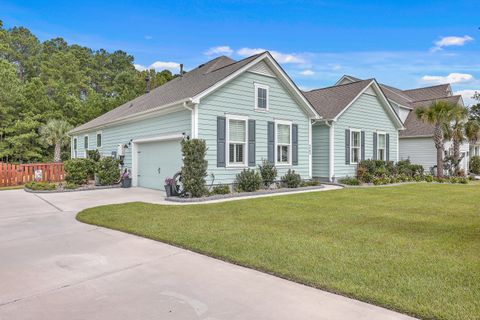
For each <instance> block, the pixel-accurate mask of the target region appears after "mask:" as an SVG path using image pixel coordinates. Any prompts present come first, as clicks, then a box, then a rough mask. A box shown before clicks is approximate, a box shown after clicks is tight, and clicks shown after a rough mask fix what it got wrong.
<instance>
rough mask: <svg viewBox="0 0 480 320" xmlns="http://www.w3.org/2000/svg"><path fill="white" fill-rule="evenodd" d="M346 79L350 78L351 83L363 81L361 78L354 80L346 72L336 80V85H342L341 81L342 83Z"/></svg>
mask: <svg viewBox="0 0 480 320" xmlns="http://www.w3.org/2000/svg"><path fill="white" fill-rule="evenodd" d="M344 79H347V80H350V83H353V82H358V81H361V80H354V79H352V77H351V76H349V75H346V74H344V75H343V76H341V78H340V79H338V80H337V82H335V85H336V86H338V85H340V83H342V81H343V80H344Z"/></svg>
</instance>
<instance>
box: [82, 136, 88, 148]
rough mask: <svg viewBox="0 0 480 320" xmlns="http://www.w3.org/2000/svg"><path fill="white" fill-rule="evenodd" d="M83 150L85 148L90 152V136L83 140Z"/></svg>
mask: <svg viewBox="0 0 480 320" xmlns="http://www.w3.org/2000/svg"><path fill="white" fill-rule="evenodd" d="M83 148H84V149H85V150H88V136H85V137H84V138H83Z"/></svg>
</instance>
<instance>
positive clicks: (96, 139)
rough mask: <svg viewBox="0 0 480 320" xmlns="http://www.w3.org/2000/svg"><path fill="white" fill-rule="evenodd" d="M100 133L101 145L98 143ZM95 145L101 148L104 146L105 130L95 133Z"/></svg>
mask: <svg viewBox="0 0 480 320" xmlns="http://www.w3.org/2000/svg"><path fill="white" fill-rule="evenodd" d="M98 135H100V146H99V145H98ZM95 147H96V148H97V149H101V148H102V147H103V131H102V130H99V131H97V133H96V134H95Z"/></svg>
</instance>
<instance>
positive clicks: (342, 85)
mask: <svg viewBox="0 0 480 320" xmlns="http://www.w3.org/2000/svg"><path fill="white" fill-rule="evenodd" d="M372 80H375V78H370V79H365V80H359V81H355V82H350V83H344V84H338V85H333V86H328V87H324V88H318V89H312V90H308V91H302V92H305V93H308V92H313V91H320V90H326V89H331V88H337V87H344V86H349V85H352V84H355V83H358V82H362V81H372Z"/></svg>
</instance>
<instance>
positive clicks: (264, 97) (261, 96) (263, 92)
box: [255, 83, 268, 110]
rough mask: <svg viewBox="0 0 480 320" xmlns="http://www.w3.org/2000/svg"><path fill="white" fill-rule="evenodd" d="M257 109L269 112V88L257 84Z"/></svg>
mask: <svg viewBox="0 0 480 320" xmlns="http://www.w3.org/2000/svg"><path fill="white" fill-rule="evenodd" d="M255 109H258V110H268V86H267V85H263V84H259V83H255Z"/></svg>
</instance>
